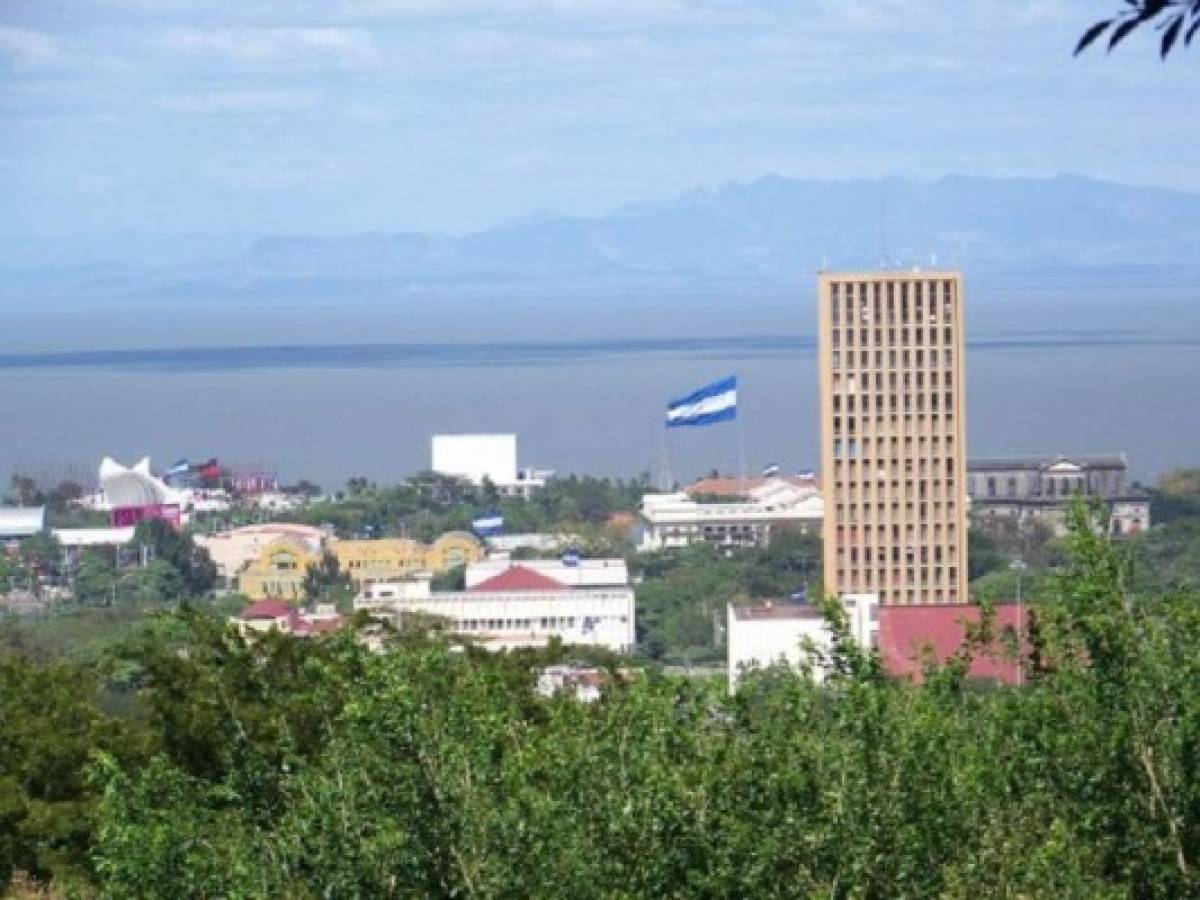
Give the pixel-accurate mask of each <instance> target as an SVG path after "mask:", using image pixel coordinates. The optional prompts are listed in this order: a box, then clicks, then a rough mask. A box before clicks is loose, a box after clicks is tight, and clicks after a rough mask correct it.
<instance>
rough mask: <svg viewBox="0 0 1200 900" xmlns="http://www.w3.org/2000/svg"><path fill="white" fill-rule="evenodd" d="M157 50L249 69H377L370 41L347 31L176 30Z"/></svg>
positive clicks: (162, 39)
mask: <svg viewBox="0 0 1200 900" xmlns="http://www.w3.org/2000/svg"><path fill="white" fill-rule="evenodd" d="M158 44H159V45H160V46H161V47H163V48H165V49H167V50H169V51H171V52H172V53H183V54H188V55H192V56H215V57H219V58H222V59H226V60H229V61H231V62H237V63H243V64H247V65H269V64H273V63H283V64H301V65H333V66H337V67H339V68H364V67H370V66H374V65H376V64H378V62H379V58H380V57H379V50H378V48H377V47H376V46H375V42H374V41H373V40H372V38H371V35H369V34H368V33H367V32H365V31H361V30H358V29H347V28H243V29H202V28H182V29H174V30H171V31H168V32H166V33H165V34H163V35H161V36H160V38H159V40H158Z"/></svg>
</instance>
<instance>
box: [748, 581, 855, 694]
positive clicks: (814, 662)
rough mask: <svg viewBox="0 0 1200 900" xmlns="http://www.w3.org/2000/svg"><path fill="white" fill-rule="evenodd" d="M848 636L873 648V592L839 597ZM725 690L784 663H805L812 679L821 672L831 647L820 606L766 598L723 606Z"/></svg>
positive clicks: (795, 666)
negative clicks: (751, 674) (753, 672)
mask: <svg viewBox="0 0 1200 900" xmlns="http://www.w3.org/2000/svg"><path fill="white" fill-rule="evenodd" d="M842 608H843V609H844V610H845V614H846V622H847V626H848V628H849V631H850V636H851V637H852V638H853V639H854V640H855V641H856V642H857V643H858V644H859V645H860V646H862V647H863V648H866V649H873V648H874V647H875V646H876V645H877V643H878V635H879V598H878V597H877V596H876V595H875V594H847V595H846V596H844V597H842ZM726 614H727V616H726V618H727V621H726V629H727V630H726V647H727V650H726V652H727V669H728V677H729V690H730V692H731V693H732V692H733V691H735V690H736V689H737V684H738V681H739V680H740V679H741V678H742V677H743V676H744V675H745V674H746V673H747V672H748V671H751V670H753V669H762V668H768V667H770V666H774V665H786V666H789V667H791V668H793V669H799V668H801V667H807V668H808V669H809V671H811V673H812V676H813V678H814V679H815V680H817V681H823V680H824V678H825V675H826V671H825V667H824V661H823V657H824V656H826V655H827V654H828V652H829V651H830V650H831V649H832V646H833V631H832V630H831V629H830V628H829V624H828V622H826V620H825V617H824V615H823V614H822V612H821V610H820V609H819V608H817V607H816V606H813V605H811V604H808V603H777V602H772V601H768V602H765V603H756V604H751V605H744V606H734V605H733V604H729V605H728V606H727V607H726Z"/></svg>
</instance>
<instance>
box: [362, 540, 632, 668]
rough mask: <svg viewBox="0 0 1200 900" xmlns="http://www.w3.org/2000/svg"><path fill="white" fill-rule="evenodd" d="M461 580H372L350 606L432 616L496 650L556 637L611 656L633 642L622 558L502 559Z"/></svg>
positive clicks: (398, 615) (470, 570)
mask: <svg viewBox="0 0 1200 900" xmlns="http://www.w3.org/2000/svg"><path fill="white" fill-rule="evenodd" d="M589 563H591V564H592V565H588V564H589ZM597 563H604V565H596V564H597ZM477 567H479V568H478V569H477ZM535 567H536V568H535ZM481 572H483V573H485V575H484V577H480V573H481ZM568 573H569V574H568ZM587 573H594V574H592V575H590V576H589V574H587ZM466 583H467V584H468V585H470V587H468V588H467V589H466V590H465V591H433V590H431V588H430V582H429V581H416V582H407V583H400V584H374V585H370V586H368V587H366V588H365V589H364V590H363V592H362V593H361V594H359V595H358V596H357V597H356V598H355V600H354V608H355V609H356V610H360V609H365V610H370V611H371V612H373V613H375V614H382V615H390V616H393V617H394V618H395V619H396V620H397V621H398V622H401V621H403V619H404V617H405V616H408V615H413V614H421V615H427V616H437V617H439V618H441V619H444V620H446V621H448V622H449V623H450V625H451V627H452V628H453V629H454V630H455V631H456V632H458V633H459V634H462V635H466V636H470V637H473V638H475V639H477V640H478V641H479V642H480V643H482V644H483V645H484V646H486V647H488V648H489V649H494V650H506V649H513V648H518V647H544V646H546V645H547V644H548V643H549V642H550V641H551V640H552V639H554V638H558V639H559V640H561V641H562V642H563V643H564V644H576V645H584V646H591V647H604V648H606V649H608V650H612V651H614V652H617V653H627V652H629V651H630V650H631V649H632V647H633V644H634V640H635V636H634V614H635V602H634V594H633V589H632V588H631V587H630V586H629V575H628V571H627V570H626V569H625V565H624V562H623V561H622V560H580V562H579V564H578V565H575V564H573V563H566V562H552V563H546V562H532V561H531V562H530V563H529V564H525V563H511V562H507V561H506V562H505V564H504V567H503V569H501V570H499V571H496V563H495V562H494V561H488V562H484V563H479V564H476V565H473V566H469V567H468V568H467V582H466Z"/></svg>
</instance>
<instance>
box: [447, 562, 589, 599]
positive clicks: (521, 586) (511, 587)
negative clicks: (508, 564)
mask: <svg viewBox="0 0 1200 900" xmlns="http://www.w3.org/2000/svg"><path fill="white" fill-rule="evenodd" d="M566 589H567V585H565V584H563V583H562V582H561V581H558V580H556V579H554V578H551V577H550V576H549V575H543V574H541V573H540V572H535V571H533V569H528V568H526V567H525V566H513V567H512V568H510V569H506V570H505V571H503V572H501V573H500V574H499V575H493V576H492V577H491V578H488V579H487V580H485V581H481V582H479V584H477V585H475V587H473V588H471V589H470V591H471V593H479V594H482V593H496V592H504V591H512V592H519V591H562V590H566Z"/></svg>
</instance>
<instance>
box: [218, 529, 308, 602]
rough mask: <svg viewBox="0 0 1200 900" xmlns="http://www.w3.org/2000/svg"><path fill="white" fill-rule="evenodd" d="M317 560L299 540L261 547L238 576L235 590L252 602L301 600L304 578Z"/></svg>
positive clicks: (276, 542) (302, 597) (285, 540)
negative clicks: (254, 557) (255, 556)
mask: <svg viewBox="0 0 1200 900" xmlns="http://www.w3.org/2000/svg"><path fill="white" fill-rule="evenodd" d="M319 561H320V557H319V556H318V555H317V554H316V553H313V552H311V551H310V550H309V549H308V547H307V545H305V544H304V543H303V542H301V541H296V540H292V539H290V538H282V539H280V540H277V541H274V542H272V543H270V544H268V545H267V546H265V547H263V548H262V550H261V551H260V552H259V554H258V557H257V558H256V559H255V560H254V561H253V562H251V563H250V565H248V566H247V567H246V568H245V569H243V570H242V573H241V574H240V575H239V576H238V590H239V591H240V592H241V593H243V594H245V595H246V596H247V597H249V598H250V599H251V600H287V601H289V602H299V601H301V600H303V599H304V576H305V575H306V574H307V572H308V569H309V567H310V566H313V565H316V564H317V563H318V562H319Z"/></svg>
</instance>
